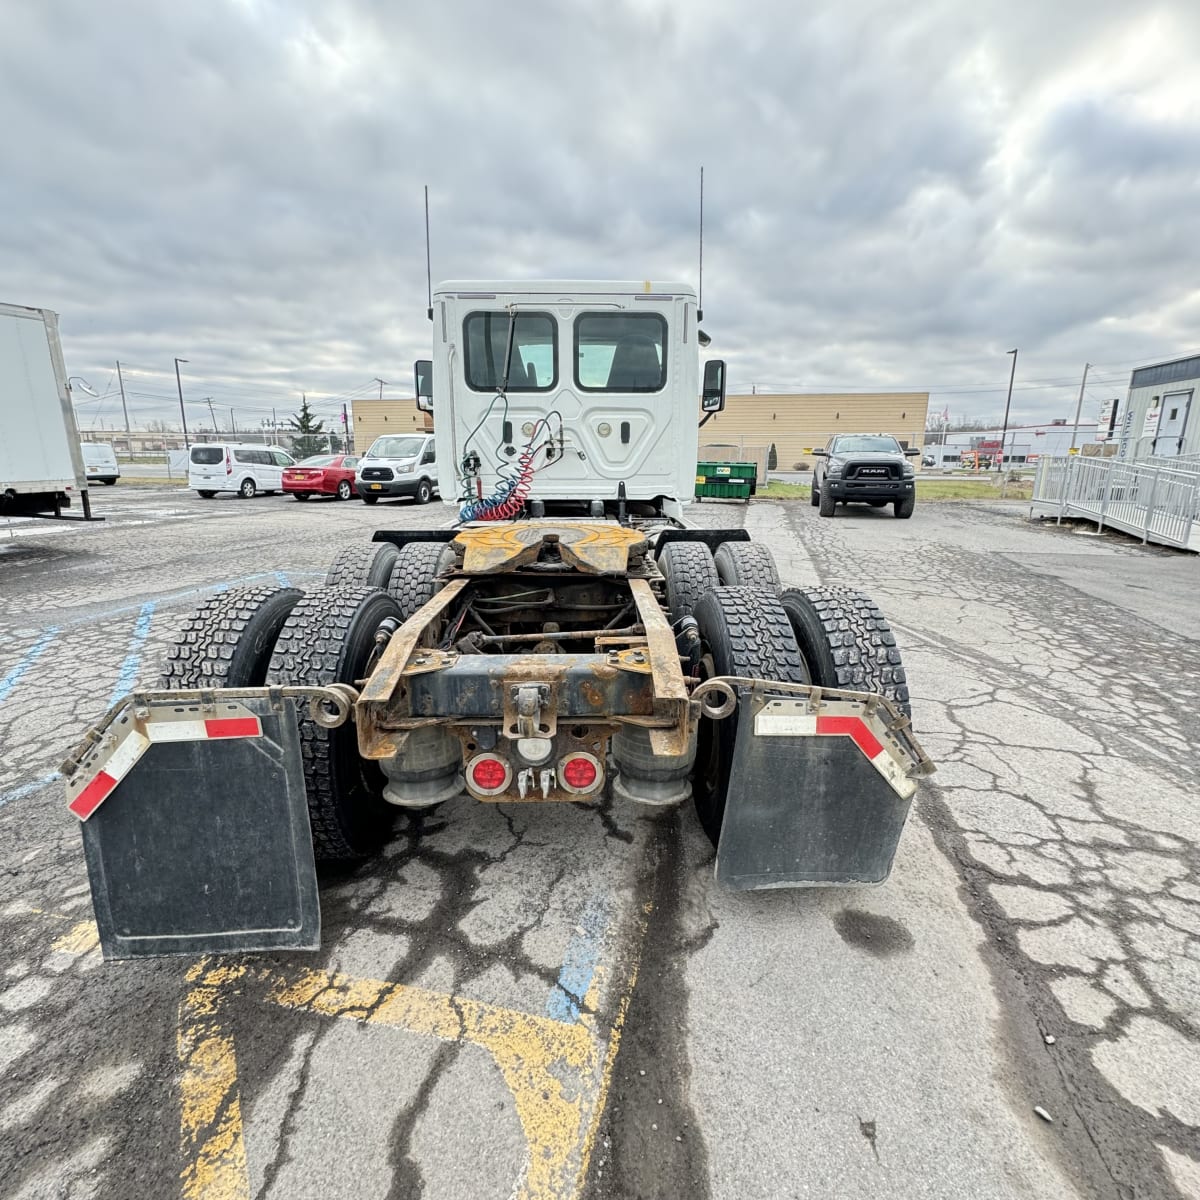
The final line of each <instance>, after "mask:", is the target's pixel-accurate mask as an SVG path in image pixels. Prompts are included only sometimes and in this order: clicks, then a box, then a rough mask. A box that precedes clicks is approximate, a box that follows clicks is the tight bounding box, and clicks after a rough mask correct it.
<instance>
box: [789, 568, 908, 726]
mask: <svg viewBox="0 0 1200 1200" xmlns="http://www.w3.org/2000/svg"><path fill="white" fill-rule="evenodd" d="M779 602H780V604H782V605H783V610H784V612H786V613H787V615H788V619H789V620H790V621H791V623H792V632H793V634H795V637H796V644H797V645H798V646H799V647H800V653H801V654H802V655H803V656H804V660H805V663H806V664H807V666H808V671H809V674H810V675H811V676H812V682H813V683H815V684H817V685H818V686H819V687H832V688H846V689H848V690H849V691H852V692H875V693H877V694H879V695H881V696H886V697H887V698H888V699H889V700H890V701H891V702H892V703H893V704H894V705H895V706H896V707H897V708H898V709H899V710H900V711H901V712H902V713H903V714H904V715H905V716H906V717H911V716H912V709H911V708H910V706H909V696H908V677H907V675H905V673H904V664H903V662H902V661H901V658H900V649H899V647H898V646H897V645H896V636H895V634H893V633H892V629H891V626H890V625H889V624H888V623H887V619H886V618H885V617H884V615H883V613H882V612H880V611H879V606H878V605H877V604H876V603H875V602H874V601H873V600H872V599H871V598H870V596H866V595H864V594H863V593H862V592H858V591H855V590H854V589H853V588H839V587H810V588H785V589H784V590H783V591H782V592H781V593H780V595H779Z"/></svg>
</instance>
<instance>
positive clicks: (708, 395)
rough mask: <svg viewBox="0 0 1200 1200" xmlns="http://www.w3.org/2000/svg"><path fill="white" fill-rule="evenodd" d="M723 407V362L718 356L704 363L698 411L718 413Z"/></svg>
mask: <svg viewBox="0 0 1200 1200" xmlns="http://www.w3.org/2000/svg"><path fill="white" fill-rule="evenodd" d="M724 407H725V364H724V363H723V362H722V361H721V359H719V358H714V359H711V360H709V361H708V362H706V363H705V364H704V388H703V390H702V391H701V393H700V411H701V412H705V413H719V412H721V411H722V410H723V409H724Z"/></svg>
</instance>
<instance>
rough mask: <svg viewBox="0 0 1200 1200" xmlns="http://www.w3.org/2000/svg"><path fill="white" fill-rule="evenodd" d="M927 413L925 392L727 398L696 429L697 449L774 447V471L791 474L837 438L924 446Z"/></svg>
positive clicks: (927, 397)
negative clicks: (880, 437)
mask: <svg viewBox="0 0 1200 1200" xmlns="http://www.w3.org/2000/svg"><path fill="white" fill-rule="evenodd" d="M928 409H929V393H928V392H813V393H802V394H794V395H757V396H730V397H728V399H727V400H726V402H725V411H724V412H723V413H718V414H717V415H716V416H715V417H713V419H712V420H711V421H709V422H708V424H706V425H705V426H704V428H703V429H701V430H700V445H701V446H706V445H719V444H722V443H726V444H734V445H738V446H745V447H755V446H765V445H769V444H771V443H774V445H775V452H776V456H777V460H778V470H780V471H790V470H792V469H793V468H794V467H795V464H796V463H798V462H802V461H804V460H805V459H809V456H810V455H811V453H812V451H813V450H814V449H815V448H817V447H820V446H824V445H825V443H826V442H827V441H829V439H830V438H831V437H832V436H833V435H834V434H835V433H890V434H892V435H893V436H894V437H896V438H897V439H898V440H899V442H900V443H901V445H903V446H922V445H923V444H924V440H925V417H926V413H927V411H928ZM809 461H811V460H809Z"/></svg>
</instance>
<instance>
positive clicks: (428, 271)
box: [425, 184, 433, 321]
mask: <svg viewBox="0 0 1200 1200" xmlns="http://www.w3.org/2000/svg"><path fill="white" fill-rule="evenodd" d="M425 302H426V304H427V305H428V307H427V308H426V309H425V315H426V316H427V317H428V318H429V319H430V320H431V321H432V320H433V270H432V268H431V267H430V265H429V184H426V185H425Z"/></svg>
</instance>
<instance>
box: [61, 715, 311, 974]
mask: <svg viewBox="0 0 1200 1200" xmlns="http://www.w3.org/2000/svg"><path fill="white" fill-rule="evenodd" d="M139 712H140V713H141V714H145V715H140V716H135V715H133V713H132V712H129V713H127V714H126V715H125V716H123V717H122V718H121V720H120V721H118V722H117V723H116V724H114V726H113V728H112V733H111V737H110V738H108V739H106V741H105V743H104V744H103V745H101V746H99V747H97V750H96V752H95V753H94V754H92V755H89V757H88V758H87V759H85V760H84V761H83V763H82V764H81V766H80V770H79V771H78V773H77V775H76V777H75V778H73V779H72V780H71V782H70V783H69V784H68V789H67V791H68V799H69V800H70V808H71V810H72V812H74V813H75V814H76V816H79V817H80V818H81V822H82V829H83V848H84V854H85V857H86V859H87V868H88V877H89V879H90V881H91V888H92V905H93V908H94V910H95V914H96V924H97V926H98V927H99V932H100V945H101V949H102V950H103V953H104V957H105V958H106V959H114V958H115V959H120V958H141V957H144V956H149V955H162V954H188V955H193V954H210V953H215V954H222V953H224V954H228V953H233V952H241V951H249V950H316V949H317V948H318V947H319V945H320V925H321V914H320V906H319V902H318V898H317V875H316V866H315V863H314V860H313V849H312V839H311V835H310V833H309V824H308V805H307V802H306V799H305V793H304V769H303V762H302V759H301V752H300V738H299V734H298V731H297V724H296V712H295V706H294V704H293V703H292V701H291V700H275V701H272V700H269V699H267V698H266V697H263V698H261V699H259V698H253V699H239V700H238V701H237V702H236V703H234V702H231V701H222V702H220V703H218V704H216V705H209V706H207V707H203V708H202V707H201V706H199V705H189V704H179V703H168V702H162V701H152V702H150V703H148V704H147V705H146V706H145V708H143V709H141V710H139Z"/></svg>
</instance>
